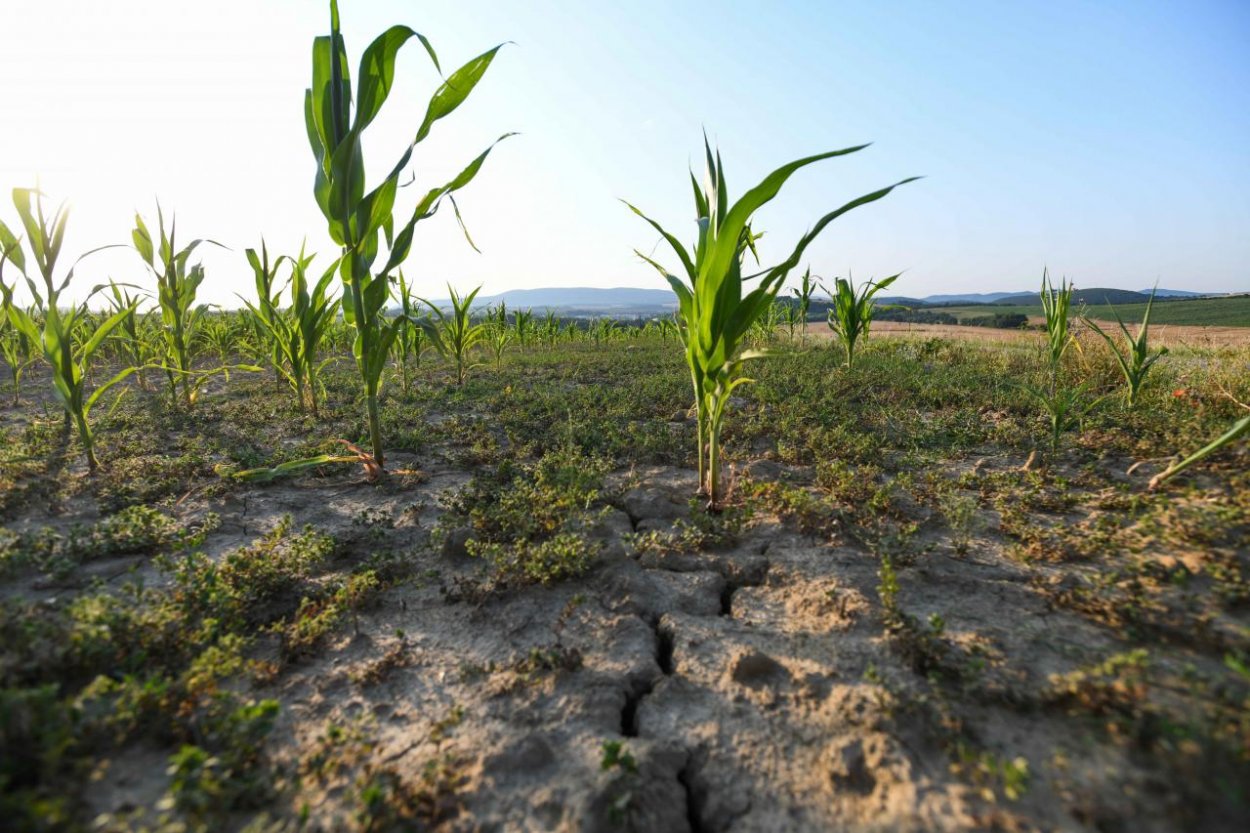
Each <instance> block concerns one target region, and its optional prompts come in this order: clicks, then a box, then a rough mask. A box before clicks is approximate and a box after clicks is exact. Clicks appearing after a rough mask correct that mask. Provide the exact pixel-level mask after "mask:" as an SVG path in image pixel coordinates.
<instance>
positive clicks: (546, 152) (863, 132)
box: [0, 0, 1250, 305]
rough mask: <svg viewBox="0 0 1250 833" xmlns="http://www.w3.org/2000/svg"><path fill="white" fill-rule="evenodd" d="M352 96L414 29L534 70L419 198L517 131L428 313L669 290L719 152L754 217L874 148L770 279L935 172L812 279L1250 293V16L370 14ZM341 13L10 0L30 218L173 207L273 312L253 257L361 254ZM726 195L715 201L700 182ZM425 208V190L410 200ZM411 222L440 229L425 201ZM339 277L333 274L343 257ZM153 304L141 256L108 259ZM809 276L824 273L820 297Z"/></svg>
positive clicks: (500, 0) (97, 272)
mask: <svg viewBox="0 0 1250 833" xmlns="http://www.w3.org/2000/svg"><path fill="white" fill-rule="evenodd" d="M342 15H343V23H344V34H345V37H346V40H347V47H348V52H349V55H350V60H351V62H352V65H353V67H354V66H355V64H356V62H357V60H358V57H359V54H360V52H361V51H362V50H363V49H364V48H365V46H366V45H367V44H368V42H369V41H370V40H371V39H372V38H373V37H374V36H376V35H377V34H379V33H380V32H381V31H382V30H383V29H385V28H386V27H387V26H388V25H391V24H393V23H406V24H408V25H411V26H412V27H413V28H415V29H417V30H418V31H420V32H422V33H423V34H425V35H427V36H428V37H429V38H430V39H431V40H432V41H433V43H434V45H435V47H436V49H438V51H439V56H440V58H441V59H442V61H443V64H444V69H445V70H448V71H449V70H450V69H451V68H453V67H455V66H458V65H459V64H460V63H462V62H463V61H465V60H467V59H469V58H470V57H472V56H474V55H476V54H477V53H479V52H481V51H483V50H484V49H486V48H488V47H490V46H492V45H494V44H495V43H498V42H500V41H504V40H511V41H515V45H512V46H508V47H507V48H505V49H504V51H503V52H502V53H501V54H500V56H499V58H498V59H497V60H496V62H495V65H494V66H493V67H492V69H491V70H490V72H489V73H488V74H487V76H486V78H485V79H484V80H483V82H482V84H481V85H480V86H479V88H478V89H477V91H475V93H474V94H473V96H472V97H471V98H470V100H469V101H468V103H467V104H466V105H465V106H464V107H462V108H461V109H460V110H459V111H458V112H456V113H455V114H453V115H452V116H451V117H449V118H448V119H446V120H444V121H442V122H440V123H439V124H438V125H437V126H436V128H435V131H434V133H433V135H432V136H431V139H430V140H429V141H427V142H425V143H423V144H422V145H420V146H419V147H418V149H417V152H416V154H415V160H416V165H415V168H414V171H415V174H416V178H417V185H418V187H419V188H424V187H427V186H428V185H432V184H435V183H437V182H441V181H444V180H445V179H447V178H448V177H449V176H450V175H452V174H454V173H455V172H456V171H458V170H459V168H460V167H461V166H462V165H463V164H464V163H465V162H467V161H468V160H469V159H471V158H472V157H473V156H474V155H476V154H477V153H478V152H479V151H480V150H481V149H482V148H484V147H485V146H486V145H487V144H489V143H490V141H492V140H493V139H494V138H495V137H496V136H498V135H499V134H501V133H504V132H506V131H513V130H516V131H520V132H521V133H522V135H520V136H517V137H515V138H513V139H510V140H508V141H507V142H504V143H503V144H501V145H500V146H499V147H498V148H497V149H496V151H495V152H494V153H493V154H492V157H491V158H490V159H489V160H488V162H487V165H486V167H485V168H484V170H483V171H482V173H481V175H480V176H479V178H478V180H477V181H476V182H474V183H473V184H472V185H470V186H469V187H468V188H467V189H466V190H465V191H464V192H463V194H462V198H461V200H460V205H461V208H462V211H463V213H464V217H465V221H466V222H467V223H468V225H469V228H470V231H471V232H472V233H473V235H474V239H475V241H476V242H477V244H478V245H479V246H480V247H481V249H482V254H477V253H475V252H473V251H472V250H471V249H470V248H469V247H468V246H467V245H466V244H465V242H464V240H463V238H462V237H461V236H460V233H459V231H458V229H457V228H456V225H455V222H454V219H453V217H452V215H451V212H450V211H447V212H445V213H442V214H440V216H438V217H436V218H434V220H433V221H430V222H427V223H426V224H424V225H423V226H422V227H421V231H419V232H418V236H417V241H416V245H415V246H414V249H413V254H412V257H411V258H410V260H409V262H408V265H407V266H406V269H405V271H406V273H407V274H408V275H409V277H410V278H411V279H413V280H414V281H415V283H416V286H417V289H418V293H419V294H424V295H427V296H434V295H438V296H442V295H443V294H445V293H444V291H443V290H442V285H443V283H444V282H445V281H451V282H453V283H454V284H456V285H457V286H458V287H461V288H465V287H471V286H475V285H477V284H479V283H484V284H485V286H486V288H485V290H484V292H485V294H490V293H494V292H498V291H502V290H505V289H511V288H519V287H537V286H561V285H567V286H644V287H655V288H661V287H663V286H664V284H663V282H662V280H661V279H660V278H659V277H658V276H657V275H656V274H655V273H654V272H653V271H652V270H651V269H650V268H649V267H648V266H646V265H645V264H642V263H640V262H639V261H638V260H637V258H636V257H635V256H634V255H633V253H632V250H633V249H634V248H635V247H636V248H639V249H642V250H643V251H651V250H652V249H653V248H654V247H655V246H656V243H657V237H656V235H655V234H654V233H653V232H652V231H651V230H650V229H649V228H648V227H647V226H646V225H645V224H644V223H643V222H642V221H641V220H639V219H638V218H636V217H634V216H633V215H632V214H631V213H630V212H629V211H628V210H627V209H626V208H625V207H624V206H623V205H621V204H620V203H619V202H618V201H617V199H618V198H626V199H629V200H630V201H631V202H634V203H636V204H638V205H639V206H640V207H642V208H643V209H644V210H647V211H648V212H650V213H651V214H652V215H653V216H655V217H656V218H657V219H660V220H661V221H662V222H664V223H665V224H666V225H667V226H668V227H669V229H670V230H671V231H673V232H674V233H676V234H678V236H679V237H681V238H682V239H684V240H689V239H691V238H692V237H693V234H694V226H693V222H692V220H693V212H692V205H691V198H690V193H689V182H688V178H687V176H686V170H687V166H688V165H689V164H690V162H691V161H692V160H693V161H697V160H699V158H700V155H701V149H702V148H701V132H700V131H701V130H702V129H703V128H706V129H707V132H708V134H709V136H710V137H711V138H712V140H713V141H714V142H716V143H718V144H719V146H720V149H721V151H722V153H723V155H724V159H725V165H726V168H727V172H728V180H729V186H730V189H731V192H732V195H733V196H738V195H740V194H741V193H742V191H743V190H744V189H745V188H746V187H748V186H750V185H753V184H754V183H755V182H756V181H758V179H759V178H760V177H762V176H763V175H764V174H765V173H767V172H768V171H769V170H771V169H772V168H774V167H776V166H778V165H780V164H782V163H784V162H786V161H789V160H790V159H793V158H797V157H799V156H803V155H806V154H809V153H813V152H818V151H822V150H828V149H833V148H838V147H845V146H848V145H853V144H859V143H862V142H865V141H872V142H874V145H873V146H872V147H870V148H869V149H867V150H865V151H863V152H861V153H858V154H854V155H852V156H849V157H845V158H841V159H835V160H830V161H826V162H823V163H820V164H818V165H816V166H813V167H811V168H808V169H806V170H804V171H801V172H800V173H799V174H797V175H796V176H795V177H794V178H793V179H792V180H791V182H790V184H789V185H787V187H786V188H785V189H784V190H783V191H782V193H781V196H780V197H779V198H778V199H777V200H776V201H775V202H774V203H773V204H772V205H770V206H769V207H768V208H767V209H765V211H764V212H762V213H761V215H760V221H759V224H758V227H759V228H762V229H763V230H765V231H766V233H767V234H766V236H765V238H764V239H763V241H762V243H763V246H762V254H763V255H764V258H765V260H766V262H767V261H769V260H776V259H779V258H780V257H782V256H784V255H785V254H787V253H788V251H789V247H790V246H791V245H792V244H793V241H794V240H795V239H796V238H797V237H798V236H799V235H800V234H801V233H802V232H803V231H804V230H805V229H806V228H807V226H808V225H809V224H810V223H811V222H813V221H814V220H815V219H817V218H818V217H819V216H820V215H821V214H823V213H825V212H826V211H828V210H830V209H832V208H834V207H836V206H837V205H840V204H841V203H843V202H845V201H846V200H848V199H851V198H853V197H856V196H859V195H860V194H862V193H864V192H866V191H869V190H872V189H874V188H876V187H879V186H881V185H885V184H888V183H890V182H893V181H896V180H898V179H902V178H903V177H906V176H910V175H915V174H922V175H925V177H926V178H925V179H923V180H921V181H920V182H917V183H913V184H911V185H908V186H906V187H904V188H902V189H899V190H898V191H896V192H895V193H894V194H892V195H890V196H889V197H887V198H886V199H885V200H883V201H881V202H878V203H876V204H873V205H871V206H868V207H865V208H863V209H860V210H858V211H856V212H854V213H852V214H851V215H848V216H847V217H844V218H842V219H840V220H838V221H837V222H835V223H834V224H833V225H832V226H830V228H829V229H827V230H826V231H825V233H824V235H823V236H822V237H821V238H820V239H819V240H818V241H817V242H816V243H815V244H813V246H812V247H811V248H810V249H809V250H808V252H809V257H808V260H809V261H810V263H811V265H812V267H813V270H814V271H815V272H817V273H818V274H821V275H824V276H827V277H832V276H833V275H838V274H846V273H847V271H851V272H852V273H853V274H854V275H855V276H856V277H864V278H866V277H870V276H883V275H887V274H892V273H894V272H898V271H904V272H905V273H904V276H903V277H902V278H901V279H900V280H899V281H898V283H896V284H895V287H894V289H896V290H897V291H898V293H899V294H905V295H913V296H922V295H928V294H934V293H952V292H972V291H996V290H1001V291H1009V290H1018V291H1028V290H1031V289H1034V288H1035V287H1036V285H1037V283H1038V281H1039V278H1040V274H1041V270H1042V266H1043V265H1044V264H1046V265H1049V267H1050V269H1051V271H1052V272H1053V273H1054V274H1057V275H1058V274H1063V275H1067V276H1068V277H1070V278H1072V279H1073V280H1074V281H1075V282H1076V283H1077V285H1078V286H1086V287H1090V286H1111V287H1120V288H1125V289H1141V288H1144V287H1149V286H1150V285H1151V284H1153V283H1154V282H1155V281H1156V280H1157V281H1159V283H1160V285H1162V286H1165V287H1168V288H1172V289H1191V290H1198V291H1209V292H1228V291H1250V265H1248V264H1250V3H1245V2H1242V1H1241V0H1224V2H1217V1H1216V0H1199V1H1198V2H1192V3H1183V4H1182V3H1158V2H1145V0H1141V1H1139V2H1103V3H1085V2H1063V0H1059V1H1058V2H1020V3H1009V4H1005V3H1001V2H989V1H988V0H987V2H951V3H930V2H922V1H918V2H861V3H850V2H847V3H833V2H798V1H797V0H795V1H794V2H785V1H784V0H779V2H776V3H772V4H756V3H747V2H739V1H738V0H727V1H726V2H721V3H715V4H693V3H672V2H663V1H662V0H637V2H628V3H602V2H580V3H579V2H569V1H568V0H565V1H564V2H560V0H530V2H524V3H521V2H515V1H514V2H508V1H507V0H480V2H468V0H461V1H460V2H425V3H418V2H411V1H409V2H403V1H402V0H342ZM327 28H328V13H327V4H326V3H322V2H319V0H250V2H247V1H245V0H218V1H217V2H213V3H203V2H168V0H166V2H160V1H159V0H114V1H113V2H109V3H94V2H85V0H79V2H72V0H40V2H18V0H6V2H5V3H4V8H3V12H0V77H3V78H4V79H5V88H6V90H5V91H6V96H5V102H4V127H3V129H2V130H0V191H2V192H3V198H2V199H0V218H3V219H4V220H5V222H6V223H8V224H9V225H10V226H16V225H17V217H16V213H15V211H14V210H13V208H12V205H11V204H10V203H9V201H8V191H9V189H10V188H12V187H14V186H22V185H30V184H33V182H34V178H35V177H36V176H38V177H39V178H40V181H41V183H42V186H43V189H44V190H45V191H46V192H48V193H49V195H50V196H51V197H52V199H53V200H54V201H59V200H61V199H67V200H70V201H71V203H72V204H73V211H74V214H73V217H72V219H71V226H70V236H69V240H68V243H67V251H68V253H69V254H71V255H72V254H75V253H77V252H81V251H85V250H86V249H89V248H92V247H95V246H98V245H103V244H105V243H115V242H116V243H125V242H127V241H128V240H129V232H130V228H131V227H132V218H133V213H134V211H135V210H136V209H138V210H140V211H142V212H143V213H144V214H145V216H150V215H154V213H155V199H156V198H157V197H159V198H160V200H161V202H162V204H163V205H164V206H165V208H166V210H167V211H173V212H176V214H177V217H178V224H179V230H180V235H181V236H183V237H184V239H185V238H187V237H189V236H197V237H200V236H202V237H210V238H213V239H216V240H219V241H220V242H221V243H223V244H225V245H226V246H228V247H229V248H230V249H231V250H232V251H213V252H206V254H205V256H204V259H205V263H206V266H207V268H208V278H207V280H206V282H205V285H204V289H203V291H202V296H203V298H204V299H205V300H207V301H212V302H216V303H222V304H230V305H235V304H234V293H236V292H238V293H245V294H247V295H249V297H250V295H251V294H252V283H251V273H250V270H249V269H248V267H247V264H246V261H245V259H244V257H243V249H244V248H245V247H248V246H256V245H258V244H259V240H260V237H261V235H262V234H263V235H264V236H265V237H266V239H267V240H268V242H269V245H270V248H271V250H276V251H280V252H292V251H294V250H296V249H298V247H299V244H300V241H301V239H302V238H304V237H305V236H306V237H307V238H308V245H309V249H310V250H320V251H322V252H323V253H327V254H328V253H329V252H330V249H331V244H330V242H329V239H328V237H327V236H326V234H325V226H324V222H323V220H322V219H321V216H320V214H319V212H318V211H317V209H316V206H315V204H314V202H313V198H312V177H313V169H314V162H313V159H312V155H311V153H310V151H309V149H308V143H307V140H306V137H305V131H304V125H303V114H302V98H303V91H304V88H305V87H306V86H307V84H308V79H309V75H310V57H309V56H310V48H311V41H312V38H313V37H314V36H315V35H317V34H321V33H324V31H326V30H327ZM437 81H438V77H437V75H436V73H435V72H434V71H433V69H432V67H431V66H430V65H429V62H428V59H426V58H425V56H424V53H423V51H422V50H420V48H419V47H418V46H417V45H416V43H415V41H414V42H411V43H410V44H409V46H408V47H407V48H406V49H405V51H404V52H403V53H402V54H401V58H400V62H399V72H398V80H397V84H396V88H395V90H394V92H393V94H392V96H391V100H390V101H389V102H388V104H387V107H386V108H385V109H384V110H383V113H382V115H381V116H380V117H379V119H378V121H377V122H376V123H375V125H374V127H373V128H371V133H372V135H371V136H370V137H369V138H368V139H367V143H366V166H367V168H368V170H370V171H371V172H375V174H376V173H377V172H381V171H382V170H384V169H386V168H389V166H390V165H391V163H392V160H393V159H394V158H395V157H396V156H397V155H398V154H399V153H400V152H401V151H402V148H403V146H404V143H405V142H406V141H407V140H408V139H409V138H410V137H411V135H412V133H413V131H414V130H415V128H416V126H417V125H418V124H419V123H420V119H421V116H422V115H423V113H424V110H425V103H426V101H427V100H428V96H429V94H430V93H431V92H432V91H433V89H434V87H435V85H436V84H437ZM700 173H701V171H700ZM417 190H418V188H414V189H410V193H409V201H410V202H411V200H412V199H415V196H414V195H415V193H416V191H417ZM409 204H410V203H409ZM323 261H324V258H323ZM109 275H111V276H112V277H114V278H116V279H118V280H129V281H134V282H137V283H140V284H142V285H144V286H150V285H151V280H150V278H149V277H148V276H147V275H146V274H145V273H144V272H143V270H142V267H141V265H140V262H139V259H138V257H137V255H134V254H133V252H129V251H111V252H108V253H104V254H101V255H98V256H95V257H93V258H92V259H90V260H88V261H86V262H85V263H84V265H83V266H81V267H80V269H79V281H78V284H79V286H82V287H86V286H90V285H91V284H93V283H96V282H98V281H100V280H103V279H104V278H105V277H106V276H109ZM795 277H797V275H796V276H795Z"/></svg>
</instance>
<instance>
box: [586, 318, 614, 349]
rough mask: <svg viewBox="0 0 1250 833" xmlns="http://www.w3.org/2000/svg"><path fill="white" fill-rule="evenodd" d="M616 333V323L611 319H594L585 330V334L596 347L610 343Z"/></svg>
mask: <svg viewBox="0 0 1250 833" xmlns="http://www.w3.org/2000/svg"><path fill="white" fill-rule="evenodd" d="M617 332H618V330H617V326H616V321H615V320H614V319H611V318H596V319H595V320H594V321H592V322H591V323H590V326H589V327H587V328H586V334H587V335H589V336H590V340H591V341H593V342H594V343H595V346H596V347H598V346H600V345H602V344H606V343H607V342H609V341H611V340H612V339H613V338H614V337H615V336H616V333H617Z"/></svg>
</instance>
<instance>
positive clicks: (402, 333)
mask: <svg viewBox="0 0 1250 833" xmlns="http://www.w3.org/2000/svg"><path fill="white" fill-rule="evenodd" d="M395 296H396V297H397V298H398V299H399V313H400V317H401V318H402V319H403V320H402V321H400V322H399V334H398V335H397V336H396V338H395V345H394V349H395V358H396V360H397V362H398V364H399V374H400V376H399V378H400V385H401V386H402V388H403V391H404V396H407V395H408V394H409V393H410V392H411V390H412V371H413V370H414V369H416V368H417V367H420V366H421V356H422V355H424V354H425V351H426V350H427V349H429V348H430V347H432V346H433V344H432V343H431V341H430V335H429V333H430V329H431V327H432V326H433V318H432V317H431V315H430V314H429V313H428V312H426V313H423V312H421V307H422V306H423V305H424V303H425V302H424V301H422V300H421V299H420V298H417V297H416V296H415V295H413V294H412V287H410V286H409V285H408V283H407V281H405V280H404V273H403V270H400V272H399V275H398V277H397V279H396V283H395Z"/></svg>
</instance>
